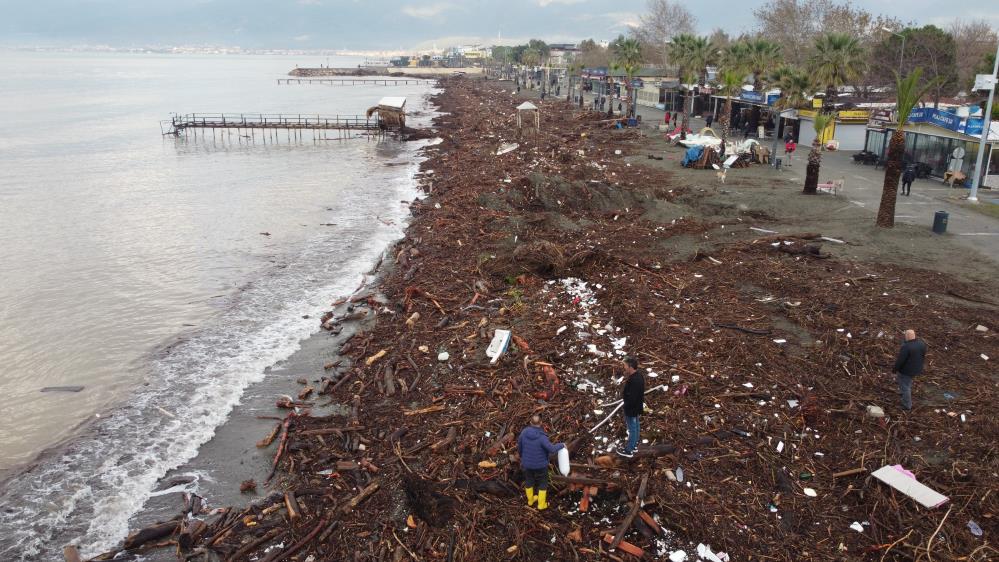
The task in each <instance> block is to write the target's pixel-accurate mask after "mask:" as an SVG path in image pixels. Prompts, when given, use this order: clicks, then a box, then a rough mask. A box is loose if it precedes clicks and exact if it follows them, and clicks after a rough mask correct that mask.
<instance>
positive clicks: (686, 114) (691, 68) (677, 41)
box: [671, 34, 716, 130]
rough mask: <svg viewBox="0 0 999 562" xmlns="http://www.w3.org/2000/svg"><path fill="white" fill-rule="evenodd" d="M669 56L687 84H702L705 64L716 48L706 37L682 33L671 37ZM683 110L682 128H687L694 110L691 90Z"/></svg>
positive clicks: (709, 62) (711, 60) (710, 58)
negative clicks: (671, 49) (671, 48)
mask: <svg viewBox="0 0 999 562" xmlns="http://www.w3.org/2000/svg"><path fill="white" fill-rule="evenodd" d="M673 47H674V49H673V52H672V53H671V56H672V58H673V60H674V61H677V65H678V66H679V68H680V78H681V79H682V80H684V82H685V83H687V84H702V83H703V80H704V74H705V72H706V70H707V66H708V65H709V64H711V63H712V62H713V61H714V60H715V54H716V49H715V48H714V45H713V44H712V43H711V41H710V40H709V39H708V38H707V37H699V36H696V35H687V34H682V35H678V36H676V37H674V38H673ZM687 100H688V103H687V104H686V107H685V108H684V111H683V130H686V129H687V128H688V123H689V122H690V114H691V113H693V111H694V96H693V91H690V92H689V94H688V95H687Z"/></svg>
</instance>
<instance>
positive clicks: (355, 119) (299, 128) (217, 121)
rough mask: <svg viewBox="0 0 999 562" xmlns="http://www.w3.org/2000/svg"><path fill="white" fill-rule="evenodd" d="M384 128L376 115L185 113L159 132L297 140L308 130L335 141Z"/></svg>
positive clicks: (163, 123)
mask: <svg viewBox="0 0 999 562" xmlns="http://www.w3.org/2000/svg"><path fill="white" fill-rule="evenodd" d="M386 128H387V127H385V126H383V123H382V122H381V121H380V120H379V119H378V117H377V116H374V117H370V118H369V117H365V116H363V115H303V114H282V113H187V114H184V115H174V116H172V117H171V118H170V120H169V121H162V122H161V123H160V131H161V132H162V133H163V134H164V135H174V136H181V135H184V136H185V137H186V136H187V135H188V134H189V133H190V132H193V133H194V134H195V135H197V133H198V131H202V133H203V134H205V132H206V131H211V133H212V136H214V135H215V131H216V130H220V131H226V130H229V131H230V132H232V131H233V130H235V132H237V133H238V134H239V135H240V136H247V137H250V138H252V137H253V136H255V134H256V132H258V131H259V132H260V134H261V135H265V134H268V135H274V134H275V133H277V132H278V131H281V130H283V131H287V132H288V136H289V137H290V136H296V137H301V136H302V134H303V132H305V131H312V136H313V137H314V138H319V137H318V136H317V135H320V133H319V132H321V131H336V132H337V134H338V138H345V137H347V136H349V135H350V133H353V132H368V133H375V134H381V133H383V132H386ZM323 138H324V139H326V137H323ZM326 140H328V139H326Z"/></svg>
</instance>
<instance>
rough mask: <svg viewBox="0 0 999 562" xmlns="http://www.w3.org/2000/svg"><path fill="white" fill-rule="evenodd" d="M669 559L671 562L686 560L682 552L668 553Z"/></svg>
mask: <svg viewBox="0 0 999 562" xmlns="http://www.w3.org/2000/svg"><path fill="white" fill-rule="evenodd" d="M669 559H670V560H671V561H672V562H684V561H685V560H686V559H687V553H686V552H684V551H682V550H676V551H673V552H671V553H670V555H669Z"/></svg>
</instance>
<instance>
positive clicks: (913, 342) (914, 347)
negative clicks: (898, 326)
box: [892, 330, 926, 410]
mask: <svg viewBox="0 0 999 562" xmlns="http://www.w3.org/2000/svg"><path fill="white" fill-rule="evenodd" d="M925 360H926V342H924V341H923V340H921V339H919V338H917V337H916V331H915V330H906V331H905V342H904V343H902V348H901V349H899V350H898V357H897V358H896V359H895V365H894V366H893V367H892V372H893V373H895V380H896V382H898V392H899V394H901V395H902V409H903V410H911V409H912V378H913V377H915V376H917V375H921V374H923V363H924V362H925Z"/></svg>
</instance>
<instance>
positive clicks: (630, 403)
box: [617, 357, 645, 458]
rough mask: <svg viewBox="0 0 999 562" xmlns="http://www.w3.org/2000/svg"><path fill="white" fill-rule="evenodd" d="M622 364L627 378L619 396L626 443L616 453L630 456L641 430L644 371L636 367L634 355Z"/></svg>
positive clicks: (636, 362) (636, 444) (633, 453)
mask: <svg viewBox="0 0 999 562" xmlns="http://www.w3.org/2000/svg"><path fill="white" fill-rule="evenodd" d="M624 364H625V373H626V376H627V377H628V380H627V381H626V382H625V383H624V390H622V391H621V398H623V399H624V424H625V426H627V428H628V443H627V444H626V445H625V446H624V449H618V451H617V454H619V455H621V456H622V457H628V458H631V457H633V456H635V449H636V448H637V447H638V434H639V431H640V430H641V428H640V427H639V424H638V416H640V415H642V409H643V408H644V407H645V372H644V371H643V370H641V369H639V368H638V360H637V359H635V358H634V357H629V358H628V359H626V360H625V362H624Z"/></svg>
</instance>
